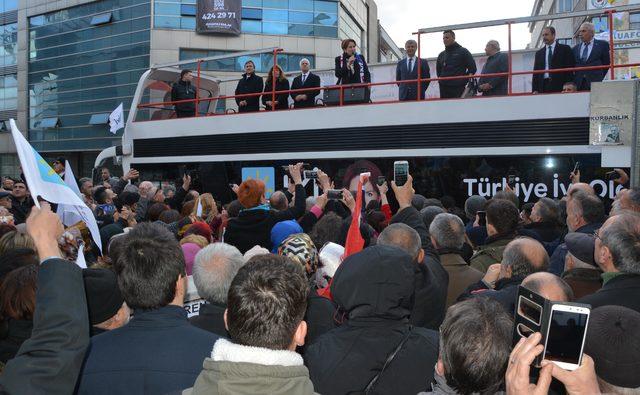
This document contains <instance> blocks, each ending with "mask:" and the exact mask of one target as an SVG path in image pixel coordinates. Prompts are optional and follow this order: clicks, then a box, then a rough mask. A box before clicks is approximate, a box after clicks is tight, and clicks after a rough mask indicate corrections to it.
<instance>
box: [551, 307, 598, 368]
mask: <svg viewBox="0 0 640 395" xmlns="http://www.w3.org/2000/svg"><path fill="white" fill-rule="evenodd" d="M590 313H591V310H590V309H589V308H587V307H578V306H570V305H561V304H557V305H553V306H552V307H551V317H550V319H549V327H548V328H547V338H546V339H545V344H544V353H543V355H544V359H546V360H548V361H551V362H553V363H555V364H556V365H558V366H559V367H561V368H562V369H565V370H575V369H577V368H579V367H580V364H581V363H582V351H583V349H584V342H585V339H586V338H587V326H588V325H589V315H590Z"/></svg>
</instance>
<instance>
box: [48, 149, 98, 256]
mask: <svg viewBox="0 0 640 395" xmlns="http://www.w3.org/2000/svg"><path fill="white" fill-rule="evenodd" d="M64 169H65V172H64V183H65V184H66V185H67V186H68V187H69V189H71V190H72V191H73V192H74V193H75V194H76V195H77V196H78V197H79V198H80V201H81V202H82V206H74V205H71V204H58V211H56V213H57V214H58V217H60V221H62V223H63V224H64V226H72V225H75V224H77V223H78V222H80V221H82V222H84V223H85V224H87V228H89V231H90V232H91V238H92V239H93V241H94V242H95V243H96V245H97V246H98V248H100V251H102V239H101V238H100V229H99V228H98V223H97V222H96V218H95V216H94V215H93V212H92V211H91V209H90V208H89V207H87V205H86V204H85V203H84V200H83V199H82V193H81V192H80V188H78V184H77V183H76V177H75V176H74V174H73V170H72V169H71V165H70V164H69V161H66V162H65V167H64Z"/></svg>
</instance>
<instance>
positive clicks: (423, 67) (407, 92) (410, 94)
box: [396, 40, 431, 101]
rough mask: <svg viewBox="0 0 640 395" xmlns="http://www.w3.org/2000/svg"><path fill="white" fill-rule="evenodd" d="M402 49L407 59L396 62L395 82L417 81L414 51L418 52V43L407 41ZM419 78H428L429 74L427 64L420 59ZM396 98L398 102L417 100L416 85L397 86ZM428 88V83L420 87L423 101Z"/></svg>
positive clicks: (424, 82)
mask: <svg viewBox="0 0 640 395" xmlns="http://www.w3.org/2000/svg"><path fill="white" fill-rule="evenodd" d="M404 49H405V50H406V51H407V57H406V58H404V59H402V60H401V61H399V62H398V65H397V66H396V81H406V80H417V79H418V58H417V57H416V51H417V50H418V43H417V42H416V41H415V40H409V41H407V42H406V44H404ZM419 68H420V78H421V79H424V78H430V77H431V72H430V70H429V63H428V62H427V60H426V59H420V65H419ZM398 86H399V89H398V97H399V98H400V101H407V100H417V99H418V83H417V82H412V83H405V84H398ZM428 87H429V82H428V81H423V82H422V83H421V85H420V88H421V91H420V99H421V100H422V99H424V97H425V95H426V93H427V88H428Z"/></svg>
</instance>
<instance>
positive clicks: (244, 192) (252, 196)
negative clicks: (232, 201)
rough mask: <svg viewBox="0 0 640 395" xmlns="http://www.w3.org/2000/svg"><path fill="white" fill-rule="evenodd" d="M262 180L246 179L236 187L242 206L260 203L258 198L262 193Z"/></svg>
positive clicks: (252, 205)
mask: <svg viewBox="0 0 640 395" xmlns="http://www.w3.org/2000/svg"><path fill="white" fill-rule="evenodd" d="M264 192H265V186H264V182H262V181H260V180H246V181H244V182H243V183H242V184H240V187H239V188H238V201H239V202H240V204H242V206H244V208H252V207H256V206H259V205H260V199H261V198H262V196H263V195H264Z"/></svg>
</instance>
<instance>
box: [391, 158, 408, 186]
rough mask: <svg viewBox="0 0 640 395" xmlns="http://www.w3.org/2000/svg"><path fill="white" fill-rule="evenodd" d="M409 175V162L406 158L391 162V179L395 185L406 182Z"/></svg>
mask: <svg viewBox="0 0 640 395" xmlns="http://www.w3.org/2000/svg"><path fill="white" fill-rule="evenodd" d="M408 177H409V162H407V161H406V160H398V161H395V162H393V181H395V183H396V185H397V186H402V185H404V184H406V183H407V180H408Z"/></svg>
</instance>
